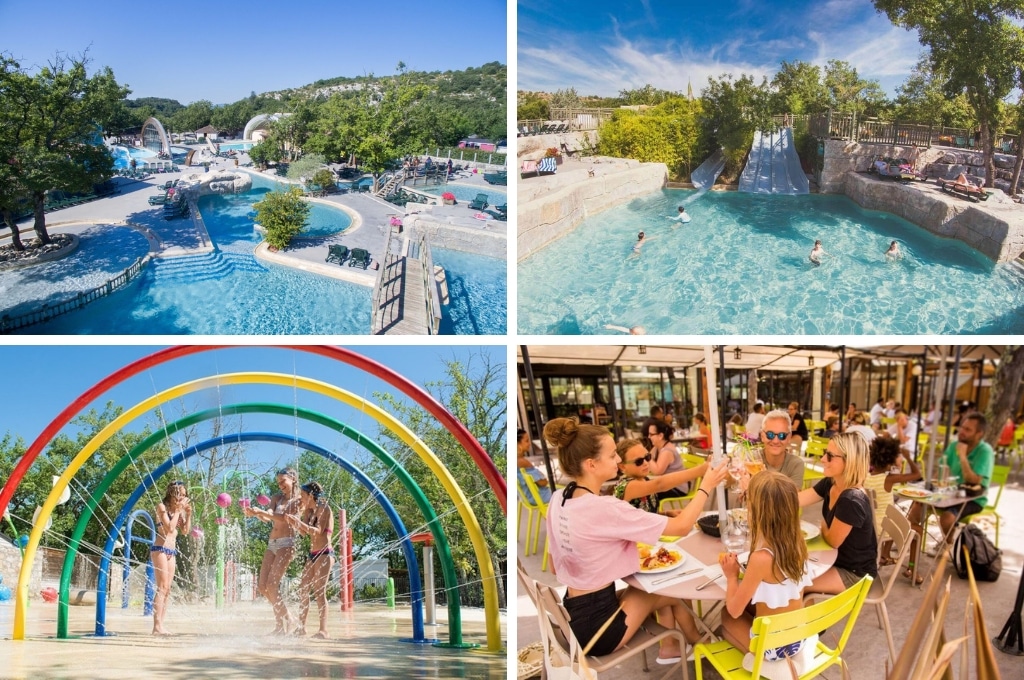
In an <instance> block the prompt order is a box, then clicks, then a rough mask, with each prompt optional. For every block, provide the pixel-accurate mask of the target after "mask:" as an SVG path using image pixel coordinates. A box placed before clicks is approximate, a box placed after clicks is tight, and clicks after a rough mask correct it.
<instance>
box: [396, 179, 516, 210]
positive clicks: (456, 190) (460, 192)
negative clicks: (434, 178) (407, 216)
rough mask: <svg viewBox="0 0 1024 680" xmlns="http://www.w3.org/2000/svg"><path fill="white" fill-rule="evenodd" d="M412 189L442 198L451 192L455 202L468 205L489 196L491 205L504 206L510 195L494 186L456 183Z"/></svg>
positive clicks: (488, 200)
mask: <svg viewBox="0 0 1024 680" xmlns="http://www.w3.org/2000/svg"><path fill="white" fill-rule="evenodd" d="M412 188H413V189H416V190H417V191H422V192H423V193H426V194H433V195H435V196H440V195H441V194H443V193H444V192H446V191H450V192H452V193H453V194H455V200H456V201H458V202H459V203H468V202H470V201H472V200H473V199H474V198H476V195H477V194H487V202H488V203H489V204H491V205H502V204H503V203H506V202H507V201H508V195H507V194H506V193H505V192H504V191H502V190H500V189H495V188H494V187H492V186H484V187H482V186H480V185H475V184H457V183H455V182H449V183H448V184H447V185H437V186H425V187H412Z"/></svg>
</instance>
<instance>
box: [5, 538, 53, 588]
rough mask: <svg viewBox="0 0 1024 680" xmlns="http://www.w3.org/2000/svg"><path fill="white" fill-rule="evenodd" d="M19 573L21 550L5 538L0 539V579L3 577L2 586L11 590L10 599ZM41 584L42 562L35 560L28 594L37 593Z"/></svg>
mask: <svg viewBox="0 0 1024 680" xmlns="http://www.w3.org/2000/svg"><path fill="white" fill-rule="evenodd" d="M19 573H21V550H19V549H18V548H17V547H16V546H15V545H14V544H13V543H11V541H10V540H8V539H7V538H6V537H0V577H3V583H2V585H4V586H6V587H8V588H10V589H11V597H12V598H13V597H14V591H15V590H16V589H17V585H18V574H19ZM42 583H43V564H42V560H36V561H35V563H34V564H33V565H32V577H31V578H30V579H29V584H28V594H29V597H32V595H33V593H37V594H38V592H39V590H40V589H41V588H42Z"/></svg>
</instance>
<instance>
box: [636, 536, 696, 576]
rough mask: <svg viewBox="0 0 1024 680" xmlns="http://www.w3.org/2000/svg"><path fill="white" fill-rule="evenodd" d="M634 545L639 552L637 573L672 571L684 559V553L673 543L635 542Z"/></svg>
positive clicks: (680, 564)
mask: <svg viewBox="0 0 1024 680" xmlns="http://www.w3.org/2000/svg"><path fill="white" fill-rule="evenodd" d="M636 547H637V551H638V552H639V553H640V571H639V573H641V574H660V573H661V572H663V571H672V570H673V569H675V568H676V567H679V566H682V564H683V562H685V561H686V555H684V554H683V551H682V550H680V549H679V546H677V545H674V544H662V543H657V544H655V545H647V544H646V543H637V544H636Z"/></svg>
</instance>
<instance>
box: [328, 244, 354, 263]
mask: <svg viewBox="0 0 1024 680" xmlns="http://www.w3.org/2000/svg"><path fill="white" fill-rule="evenodd" d="M348 255H349V250H348V246H327V257H326V258H325V261H326V262H337V263H338V264H343V263H344V262H345V259H346V258H348Z"/></svg>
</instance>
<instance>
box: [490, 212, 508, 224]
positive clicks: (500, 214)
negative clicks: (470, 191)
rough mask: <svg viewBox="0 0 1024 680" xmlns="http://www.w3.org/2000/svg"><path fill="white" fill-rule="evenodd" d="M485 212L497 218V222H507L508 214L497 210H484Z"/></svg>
mask: <svg viewBox="0 0 1024 680" xmlns="http://www.w3.org/2000/svg"><path fill="white" fill-rule="evenodd" d="M484 212H485V213H487V214H488V215H490V216H491V217H493V218H494V219H496V220H498V221H499V222H507V221H508V215H506V214H505V213H503V212H500V211H498V210H484Z"/></svg>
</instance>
